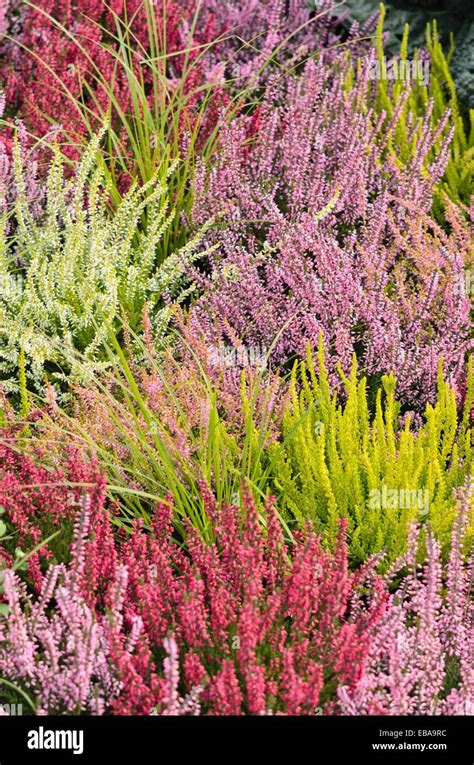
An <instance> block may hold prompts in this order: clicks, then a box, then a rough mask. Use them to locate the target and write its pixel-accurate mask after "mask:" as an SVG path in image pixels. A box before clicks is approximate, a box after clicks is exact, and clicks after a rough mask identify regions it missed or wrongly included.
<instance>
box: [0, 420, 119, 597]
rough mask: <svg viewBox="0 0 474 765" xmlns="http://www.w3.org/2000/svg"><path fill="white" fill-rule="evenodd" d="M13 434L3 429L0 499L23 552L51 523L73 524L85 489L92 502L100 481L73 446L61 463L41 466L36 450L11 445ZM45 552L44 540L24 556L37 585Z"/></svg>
mask: <svg viewBox="0 0 474 765" xmlns="http://www.w3.org/2000/svg"><path fill="white" fill-rule="evenodd" d="M17 437H18V432H17V430H15V429H12V430H9V431H3V432H2V442H0V505H1V506H2V507H3V509H4V511H5V516H4V517H5V519H6V522H7V525H11V527H12V530H13V533H14V535H15V544H16V545H17V546H21V547H22V548H23V551H24V552H27V551H29V550H30V549H32V548H33V547H35V546H36V545H38V544H39V543H40V542H41V540H42V539H44V538H45V537H47V536H48V535H50V534H51V533H53V532H54V531H55V529H57V528H61V527H64V525H66V527H67V523H68V522H69V523H70V524H72V522H73V519H74V517H75V515H76V513H77V506H78V502H79V500H80V497H81V495H82V494H83V493H84V492H85V491H87V492H88V496H89V498H90V501H91V502H92V503H93V504H98V505H100V504H101V503H103V501H104V498H105V481H104V478H103V476H102V475H101V474H100V473H99V472H98V470H97V467H96V465H95V464H94V463H93V462H84V461H83V460H82V459H81V458H80V457H79V455H78V453H76V452H75V450H73V449H70V450H69V456H68V458H67V460H66V462H65V463H64V466H63V467H61V468H58V467H52V468H50V469H48V468H46V467H44V466H42V465H40V464H39V461H40V459H41V458H43V462H44V456H45V455H43V454H42V453H41V451H38V452H37V453H36V454H35V455H31V456H30V455H28V454H23V453H21V452H20V451H17V450H16V449H15V448H14V445H15V440H16V438H17ZM10 440H11V442H12V446H11V447H10V446H8V442H9V441H10ZM50 558H51V549H50V546H49V545H44V546H42V547H41V548H40V549H39V550H38V551H37V552H35V553H34V554H33V555H31V557H29V559H28V576H29V578H30V579H31V581H32V582H33V584H34V586H35V587H36V588H39V587H40V586H41V583H42V580H43V573H42V571H43V565H42V564H43V563H44V562H45V561H47V560H49V559H50Z"/></svg>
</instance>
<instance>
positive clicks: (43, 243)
mask: <svg viewBox="0 0 474 765" xmlns="http://www.w3.org/2000/svg"><path fill="white" fill-rule="evenodd" d="M103 132H104V131H102V133H103ZM101 137H102V134H101V133H99V134H98V135H97V136H96V137H95V138H94V139H93V140H92V141H91V143H90V144H89V146H88V148H87V150H86V151H85V153H84V155H83V157H82V160H81V162H80V164H79V166H78V170H77V174H76V175H75V176H74V178H73V180H70V181H68V180H66V179H65V177H64V172H63V163H62V160H61V158H60V155H59V153H58V152H56V155H55V158H54V160H53V163H52V166H51V169H50V172H49V177H48V192H47V203H46V211H45V214H44V217H43V218H41V219H40V220H37V219H35V218H34V217H33V215H32V214H31V213H30V210H29V206H28V202H27V200H26V193H25V189H24V180H23V175H22V170H21V161H20V157H19V148H18V146H17V148H16V183H17V187H18V195H17V202H16V221H17V225H16V228H15V235H14V238H10V237H8V236H7V233H6V223H7V221H6V216H4V218H3V226H2V231H1V233H0V278H1V279H2V292H1V295H0V378H3V380H5V381H6V387H7V390H12V389H13V390H16V389H17V386H18V370H20V372H19V374H20V380H19V384H20V388H21V389H22V390H24V387H25V386H24V379H25V374H26V375H27V377H28V378H29V379H30V380H31V379H32V380H33V382H34V385H35V386H36V387H37V388H39V389H40V388H41V387H42V385H43V384H44V381H45V377H46V373H47V372H50V373H51V379H53V380H61V379H63V380H64V379H68V380H70V379H73V380H84V379H87V370H90V369H91V368H92V367H94V366H95V365H96V364H97V363H98V362H99V361H101V360H103V358H104V352H103V341H104V339H105V337H106V336H107V333H108V331H109V328H110V327H117V326H118V324H117V321H118V316H119V315H120V313H122V312H124V313H125V315H126V316H127V318H128V320H129V322H130V324H131V325H132V327H133V326H137V325H138V324H139V322H140V319H141V313H142V310H143V306H144V303H145V301H146V302H147V303H148V305H149V307H150V310H151V314H152V317H153V321H154V328H155V331H156V335H157V337H158V338H159V336H160V335H162V334H163V333H164V331H165V330H166V327H167V324H168V320H169V314H170V309H169V308H168V307H166V306H164V305H163V303H162V297H163V295H164V294H166V295H167V296H168V297H169V298H171V299H174V300H175V302H177V303H179V302H181V301H182V300H184V299H185V298H186V296H187V295H188V294H189V292H190V291H191V290H192V289H193V287H192V286H189V285H188V284H187V283H186V282H185V277H184V272H185V270H186V268H187V267H188V266H189V264H190V263H191V262H193V261H194V260H195V259H196V258H197V257H198V256H199V252H198V247H199V243H200V239H201V234H199V235H197V236H195V237H194V238H192V239H191V240H190V241H188V243H187V244H186V245H184V246H183V247H182V248H181V249H180V250H178V251H175V252H173V253H171V254H170V255H169V256H168V257H167V258H166V260H164V261H161V260H160V258H159V257H158V255H157V253H158V244H159V243H160V241H161V240H162V237H163V236H164V233H165V232H166V231H167V229H168V227H169V225H170V223H171V221H172V220H173V218H174V210H172V209H171V207H170V201H169V191H168V189H167V187H166V185H165V184H164V183H163V182H161V181H160V180H159V179H158V177H157V176H155V177H152V178H151V179H150V180H149V181H148V183H147V184H144V185H142V186H141V187H140V186H138V185H137V184H133V185H132V187H131V188H130V190H129V191H128V193H127V194H126V195H125V197H124V198H123V200H122V201H121V202H120V204H119V206H118V207H117V210H116V212H115V214H114V216H110V215H109V212H108V209H107V203H108V199H109V191H110V187H109V184H107V182H106V181H105V179H104V173H103V169H102V167H101V165H100V164H99V165H97V163H96V158H97V154H98V152H99V145H100V141H101ZM145 207H146V208H147V210H148V213H149V216H148V222H147V225H145V226H143V225H141V219H142V215H143V211H144V209H145ZM78 353H80V354H81V356H80V358H79V357H78ZM23 408H24V402H23Z"/></svg>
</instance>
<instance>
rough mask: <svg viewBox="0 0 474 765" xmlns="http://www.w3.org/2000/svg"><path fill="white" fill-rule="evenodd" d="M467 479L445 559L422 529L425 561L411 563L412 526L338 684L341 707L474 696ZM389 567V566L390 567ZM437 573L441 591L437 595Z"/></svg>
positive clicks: (458, 709)
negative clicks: (357, 654) (367, 635)
mask: <svg viewBox="0 0 474 765" xmlns="http://www.w3.org/2000/svg"><path fill="white" fill-rule="evenodd" d="M471 496H472V483H468V484H466V486H465V487H464V488H463V489H460V490H459V492H458V516H457V522H456V524H455V526H454V528H453V534H452V545H451V553H450V557H449V562H448V564H447V567H446V569H445V570H443V567H442V565H441V562H440V551H439V545H438V543H437V542H436V540H435V538H434V536H433V534H432V533H431V532H430V531H428V532H427V534H426V563H425V565H424V566H423V568H422V571H421V573H420V571H419V566H418V565H417V563H416V557H417V551H418V547H419V541H420V529H419V528H418V527H417V526H413V527H412V529H411V533H410V545H409V551H408V554H407V556H406V561H405V564H406V565H407V567H408V573H407V574H406V576H405V577H404V579H403V580H402V581H401V583H400V584H399V586H398V588H397V590H396V591H395V592H394V593H393V594H392V595H391V596H390V600H389V604H388V607H387V609H386V611H385V614H384V615H383V616H382V618H381V620H380V621H379V623H378V625H377V627H376V629H375V632H374V635H373V639H372V643H371V645H370V648H369V651H368V653H367V657H366V660H365V662H364V665H363V671H362V674H361V676H360V679H359V680H358V682H357V683H356V684H355V685H354V686H353V687H352V689H350V688H348V687H346V686H344V685H342V686H340V687H339V689H338V697H339V707H340V709H341V711H342V712H343V713H344V714H351V715H357V714H393V715H396V714H403V715H413V714H431V715H448V714H454V715H457V714H471V712H472V708H473V701H474V672H473V666H474V620H473V604H472V593H471V591H470V590H471V587H472V580H471V578H470V577H471V575H472V557H471V560H470V561H469V562H468V561H467V560H466V559H465V557H464V554H463V540H464V535H465V532H466V527H467V524H468V521H469V515H470V513H471ZM392 573H395V572H394V571H393V572H392ZM443 575H445V578H446V593H445V595H444V597H443V596H442V583H443Z"/></svg>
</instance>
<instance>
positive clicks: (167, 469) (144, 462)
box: [7, 312, 285, 538]
mask: <svg viewBox="0 0 474 765" xmlns="http://www.w3.org/2000/svg"><path fill="white" fill-rule="evenodd" d="M143 323H144V335H145V342H146V344H144V343H143V342H142V341H140V339H139V338H138V337H137V336H136V335H135V334H133V333H132V332H131V330H130V329H129V328H127V327H126V328H125V329H124V340H125V343H126V348H125V349H124V348H122V347H121V346H120V343H119V341H118V340H117V338H115V337H114V335H112V334H111V335H110V336H109V344H107V345H106V348H107V351H108V361H107V363H108V367H107V369H106V370H103V371H101V372H100V373H96V374H94V375H93V377H92V378H91V380H90V382H89V384H88V385H87V387H86V386H75V387H74V396H73V397H71V399H70V400H69V401H68V405H67V406H64V405H63V404H61V402H58V400H57V396H56V394H55V391H54V389H53V388H52V387H51V386H50V387H49V388H48V390H47V392H46V400H45V401H43V402H42V412H41V416H38V418H36V421H35V422H33V423H32V424H31V425H30V436H31V437H30V439H29V440H28V442H27V443H28V444H31V446H32V448H35V446H39V447H40V448H45V449H47V450H48V451H50V452H51V453H56V454H57V455H58V459H59V460H61V454H62V453H64V449H65V448H66V449H67V447H68V445H69V446H70V445H71V443H73V444H75V445H76V446H77V448H78V449H79V450H81V451H82V452H87V453H93V454H95V455H96V456H97V459H98V460H99V463H100V465H101V466H102V468H103V469H104V470H105V471H106V474H107V476H108V482H109V492H111V496H113V497H114V498H116V499H118V500H119V502H120V508H121V514H120V515H121V522H122V523H125V524H126V525H129V523H130V522H131V520H133V519H134V518H137V517H140V518H142V519H143V520H144V521H145V523H149V518H150V510H151V508H152V506H153V504H154V503H155V502H156V501H159V500H160V499H162V498H163V497H164V496H165V495H166V494H167V493H171V494H172V496H173V500H174V503H175V508H176V512H177V523H178V525H179V526H180V527H181V528H182V526H181V524H182V523H183V522H184V521H190V522H191V523H192V524H193V525H194V526H196V528H198V529H199V530H200V531H201V533H203V535H204V536H206V535H208V533H209V528H208V520H207V517H206V513H205V510H204V506H203V504H202V502H201V500H200V499H199V491H198V483H199V481H201V480H205V481H206V482H207V483H209V485H211V486H212V488H213V491H214V492H215V494H216V498H217V500H218V501H219V502H222V501H227V502H232V501H238V498H239V496H240V486H241V484H242V481H243V480H247V481H248V482H249V484H250V485H251V486H252V488H253V489H254V491H255V495H256V497H261V498H263V499H264V498H265V494H266V482H267V478H266V476H265V469H264V466H265V461H264V450H265V448H266V445H267V444H268V443H269V442H270V441H271V440H272V439H274V438H277V437H278V433H279V426H278V419H279V415H278V414H277V412H279V411H280V410H281V408H282V406H283V405H284V401H283V399H284V395H285V393H284V388H283V386H282V382H281V380H280V378H279V376H278V375H273V376H266V375H265V370H264V369H256V368H253V367H252V366H251V365H248V366H246V367H245V368H240V367H237V368H233V367H231V368H229V367H227V366H226V365H225V362H223V361H222V360H220V359H219V357H218V354H216V350H217V349H213V348H209V347H208V345H207V344H206V343H205V341H204V339H202V338H201V340H200V343H201V344H200V345H199V338H198V336H196V335H194V336H193V337H192V338H191V337H190V336H188V338H186V336H185V335H176V336H175V335H172V336H171V337H172V346H175V347H174V349H172V348H171V347H168V348H167V349H166V350H165V351H164V352H163V353H161V352H160V353H158V352H157V351H156V349H155V346H154V345H153V341H152V333H151V327H150V322H149V318H148V315H147V313H146V312H145V314H144V322H143ZM182 327H183V331H186V325H185V324H182ZM191 339H192V345H189V344H188V342H187V340H191ZM216 356H217V358H216ZM217 362H218V363H217ZM7 421H9V422H10V423H12V424H14V423H15V421H16V416H15V415H14V414H12V413H10V414H9V415H8V416H7ZM24 448H25V447H24ZM26 448H28V447H26ZM259 501H260V500H259ZM206 538H207V536H206Z"/></svg>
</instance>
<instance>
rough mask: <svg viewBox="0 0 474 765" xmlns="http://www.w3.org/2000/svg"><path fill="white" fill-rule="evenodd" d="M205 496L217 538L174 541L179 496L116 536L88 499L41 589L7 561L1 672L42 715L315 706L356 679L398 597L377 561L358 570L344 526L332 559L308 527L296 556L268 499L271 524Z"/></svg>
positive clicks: (308, 709)
mask: <svg viewBox="0 0 474 765" xmlns="http://www.w3.org/2000/svg"><path fill="white" fill-rule="evenodd" d="M200 491H201V493H202V494H203V501H204V503H205V506H206V510H207V513H208V515H209V518H210V519H211V520H212V524H213V528H214V533H215V537H216V542H215V544H212V545H210V546H208V545H206V544H205V543H204V542H203V540H202V539H201V538H200V536H199V534H197V533H196V532H195V531H193V530H189V536H188V540H187V547H186V549H183V548H181V547H178V546H176V544H175V542H174V541H173V525H172V506H171V503H170V502H165V503H161V504H159V505H158V506H157V507H156V508H155V512H154V516H153V521H152V528H151V531H150V532H145V531H144V529H143V528H142V527H141V525H140V524H138V525H136V527H135V529H134V530H133V532H132V534H131V536H126V537H125V538H123V539H122V540H119V539H117V537H114V536H113V534H112V529H111V522H110V516H109V514H108V513H107V512H105V511H104V507H103V505H101V503H98V504H92V503H91V502H90V500H89V499H88V498H87V497H85V498H83V500H81V506H80V510H79V511H78V515H77V521H76V525H75V535H74V542H73V545H72V552H71V560H70V562H69V564H68V565H67V566H65V565H64V564H58V565H56V566H52V567H50V568H49V570H48V572H47V574H46V576H45V579H44V582H43V587H42V589H41V591H40V593H39V594H38V595H37V596H35V597H34V598H31V597H28V595H27V591H26V588H25V585H24V584H23V583H22V582H21V580H20V579H19V578H18V576H16V575H14V574H12V572H11V571H10V570H9V569H8V568H7V569H5V570H4V571H3V575H2V583H3V590H4V601H5V606H6V607H7V608H6V609H5V608H4V609H2V612H3V613H2V615H0V620H1V630H0V667H1V673H2V675H3V677H4V678H6V679H7V680H8V681H9V682H10V683H11V684H12V685H16V686H18V687H20V688H21V689H23V690H24V691H25V692H26V693H27V694H28V695H29V697H30V698H31V699H32V702H33V705H34V706H35V708H36V709H37V711H38V712H41V713H43V714H44V713H50V714H51V713H64V712H69V713H71V712H86V711H92V712H95V713H104V712H107V711H109V712H110V711H111V712H114V713H125V714H127V713H128V714H130V713H142V714H149V713H151V712H153V711H156V712H157V713H158V714H160V713H166V712H167V711H168V713H170V712H171V713H172V710H176V708H177V707H180V708H181V709H182V711H183V712H184V711H186V709H187V710H188V711H191V710H193V709H194V711H196V707H197V702H199V705H200V707H201V709H202V711H203V712H204V713H211V714H243V713H246V712H247V713H251V714H261V713H272V712H283V713H287V714H304V713H309V714H314V713H315V712H316V711H317V709H321V710H322V709H323V708H324V710H326V711H330V710H331V709H333V708H334V702H335V693H334V692H335V687H336V685H337V683H338V682H342V683H344V684H348V685H349V687H352V686H353V685H354V683H355V682H356V681H357V679H358V677H359V673H360V668H361V666H362V663H363V659H364V656H365V654H366V652H367V649H368V646H369V645H370V636H371V635H372V633H373V631H374V628H375V626H376V624H377V622H378V621H379V619H380V617H381V614H382V613H383V610H384V605H385V601H386V592H385V589H384V586H383V582H382V580H381V578H380V577H379V576H377V575H376V574H375V573H374V571H373V563H372V562H368V563H367V564H366V565H364V566H363V567H362V568H361V569H360V570H359V571H358V572H356V573H350V572H349V570H348V567H347V550H346V545H345V540H344V529H343V527H342V528H341V532H340V537H339V542H338V545H337V548H336V550H335V553H334V555H331V554H329V553H327V552H324V550H323V549H322V548H321V546H320V544H319V541H318V539H317V538H316V537H315V536H314V535H313V534H311V533H308V534H305V535H303V536H301V538H300V539H298V541H296V542H295V545H294V546H293V547H292V549H291V550H290V549H289V548H287V547H286V546H285V544H284V542H283V538H282V534H281V529H280V525H279V522H278V521H277V518H276V516H275V513H274V510H273V509H272V506H271V504H269V505H268V508H267V510H268V513H267V519H268V520H267V524H266V528H265V529H263V528H262V527H261V526H260V524H259V521H258V517H257V514H256V511H255V507H254V505H253V501H252V499H251V497H250V495H249V494H248V493H246V492H245V491H244V492H243V504H244V510H245V513H244V516H243V518H242V515H241V512H240V509H238V508H235V507H232V506H229V505H224V506H222V507H220V508H219V507H218V505H217V503H216V502H215V499H214V498H213V497H212V495H211V494H210V492H209V491H208V490H207V489H206V488H205V487H204V486H201V489H200ZM369 593H370V594H369ZM53 603H54V606H53V607H52V608H49V607H48V604H53ZM5 611H7V613H5ZM162 658H163V659H164V662H163V664H164V667H163V671H162V670H161V664H162V661H161V660H162ZM172 680H173V682H171V681H172ZM180 695H181V696H183V695H184V696H185V697H186V698H187V699H188V701H187V703H185V701H184V700H183V701H181V703H180V700H179V696H180ZM192 702H194V703H192Z"/></svg>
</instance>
